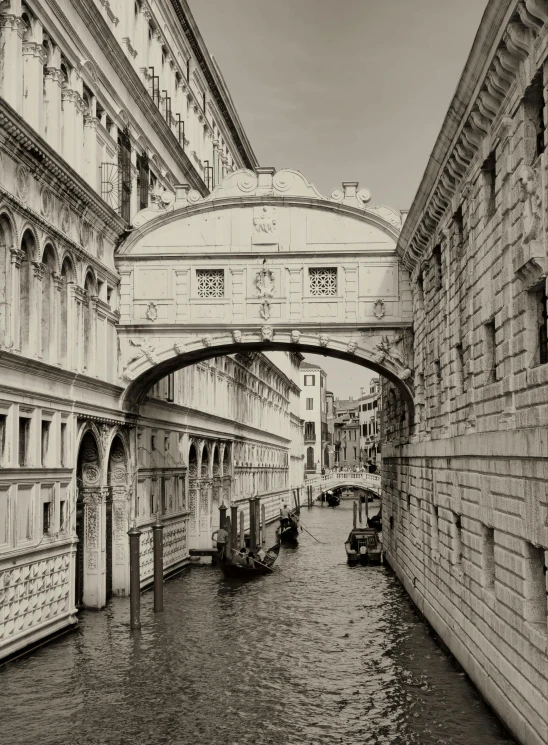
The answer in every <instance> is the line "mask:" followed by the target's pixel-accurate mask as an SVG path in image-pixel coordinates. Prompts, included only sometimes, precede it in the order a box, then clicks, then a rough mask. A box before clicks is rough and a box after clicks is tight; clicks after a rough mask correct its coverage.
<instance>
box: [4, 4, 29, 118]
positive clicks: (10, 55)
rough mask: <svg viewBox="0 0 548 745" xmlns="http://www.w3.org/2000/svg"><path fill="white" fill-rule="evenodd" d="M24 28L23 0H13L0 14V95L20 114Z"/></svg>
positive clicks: (21, 105)
mask: <svg viewBox="0 0 548 745" xmlns="http://www.w3.org/2000/svg"><path fill="white" fill-rule="evenodd" d="M23 30H24V23H23V21H22V20H21V0H11V2H10V8H9V9H7V11H6V15H2V16H0V96H1V97H2V98H4V99H5V100H6V102H7V103H8V104H9V105H10V106H11V107H12V108H14V109H15V111H17V113H18V114H22V112H23V54H22V43H23Z"/></svg>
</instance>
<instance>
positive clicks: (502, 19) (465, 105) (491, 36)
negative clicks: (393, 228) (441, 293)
mask: <svg viewBox="0 0 548 745" xmlns="http://www.w3.org/2000/svg"><path fill="white" fill-rule="evenodd" d="M519 2H520V0H489V2H488V4H487V7H486V9H485V12H484V14H483V16H482V19H481V22H480V25H479V28H478V31H477V33H476V36H475V38H474V42H473V44H472V49H471V50H470V54H469V55H468V58H467V60H466V64H465V66H464V70H463V72H462V74H461V77H460V79H459V82H458V84H457V88H456V91H455V94H454V96H453V98H452V100H451V103H450V105H449V109H448V111H447V113H446V115H445V119H444V120H443V124H442V127H441V130H440V132H439V134H438V137H437V139H436V142H435V145H434V148H433V150H432V152H431V154H430V157H429V159H428V163H427V166H426V169H425V171H424V173H423V176H422V179H421V182H420V184H419V187H418V189H417V192H416V194H415V196H414V198H413V202H412V204H411V208H410V210H409V213H408V215H407V219H406V220H405V222H404V224H403V227H402V230H401V233H400V236H399V239H398V243H397V252H398V253H399V254H400V256H402V257H403V256H404V255H405V252H406V248H407V245H408V244H409V241H410V239H411V238H412V237H413V233H414V232H415V230H416V229H417V227H418V226H419V225H420V223H421V221H422V219H423V217H424V215H425V208H426V205H427V204H428V202H429V200H430V198H431V196H432V194H433V190H434V188H435V186H436V185H437V182H438V179H439V177H440V176H441V174H442V172H443V170H444V168H445V165H446V162H447V158H448V155H449V154H450V153H451V151H452V150H453V148H454V146H455V143H456V139H457V137H458V135H459V134H460V131H461V129H462V127H463V126H464V124H465V123H466V118H467V116H468V113H469V110H470V107H471V106H472V105H473V103H474V102H475V100H476V96H477V93H478V92H479V87H480V84H481V82H482V81H483V78H484V77H485V74H486V72H487V69H488V65H489V64H490V63H491V61H492V58H493V56H494V54H495V52H496V50H497V46H498V44H499V42H500V40H501V37H502V35H503V33H504V30H505V28H506V25H507V22H508V21H509V19H510V17H511V16H512V14H513V13H514V12H515V10H516V8H517V6H518V4H519Z"/></svg>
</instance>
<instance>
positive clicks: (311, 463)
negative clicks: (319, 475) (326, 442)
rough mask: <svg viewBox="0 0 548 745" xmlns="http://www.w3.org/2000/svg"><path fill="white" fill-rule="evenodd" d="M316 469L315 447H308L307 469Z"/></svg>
mask: <svg viewBox="0 0 548 745" xmlns="http://www.w3.org/2000/svg"><path fill="white" fill-rule="evenodd" d="M314 469H315V463H314V448H313V447H309V448H307V449H306V470H307V471H314Z"/></svg>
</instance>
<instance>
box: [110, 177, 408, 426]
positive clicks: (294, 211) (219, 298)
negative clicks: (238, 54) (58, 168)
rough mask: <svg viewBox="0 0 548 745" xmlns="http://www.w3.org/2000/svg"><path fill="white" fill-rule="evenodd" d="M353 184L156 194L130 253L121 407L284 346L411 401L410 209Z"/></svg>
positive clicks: (122, 263) (121, 256) (125, 254)
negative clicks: (192, 374) (404, 236)
mask: <svg viewBox="0 0 548 745" xmlns="http://www.w3.org/2000/svg"><path fill="white" fill-rule="evenodd" d="M369 199H370V196H369V193H368V192H367V191H366V190H363V189H362V190H359V189H358V184H357V183H345V184H343V188H342V189H336V190H335V191H334V192H333V193H332V195H331V196H330V197H329V198H326V197H323V196H322V195H321V194H319V193H318V191H317V190H316V189H315V188H314V187H313V186H311V185H310V184H309V183H308V181H307V180H306V179H305V178H304V176H302V174H300V173H298V172H297V171H291V170H284V171H280V172H278V173H276V172H275V170H274V169H273V168H259V169H257V172H256V173H254V172H251V171H237V172H234V173H232V174H230V175H229V176H228V177H227V178H226V179H225V180H224V181H223V182H222V183H221V184H220V185H218V186H217V187H216V188H215V189H214V190H213V192H212V193H211V194H210V195H209V196H207V197H205V198H203V197H202V196H201V195H200V194H198V193H197V192H194V191H192V190H190V189H189V187H188V186H186V185H182V186H178V187H176V193H175V194H167V193H163V194H156V195H155V201H154V205H153V207H151V208H149V209H146V210H143V211H142V212H141V213H139V214H138V215H137V217H136V219H135V226H136V229H135V230H134V231H133V232H132V233H131V235H130V236H129V237H128V239H127V240H126V241H125V243H123V244H122V246H121V247H120V249H119V253H118V258H117V264H118V268H119V271H120V274H121V277H122V281H121V299H120V300H121V302H120V311H121V316H120V325H119V339H120V353H119V376H120V380H121V381H123V383H124V384H125V391H124V395H123V399H122V405H123V406H124V408H125V409H126V410H128V411H131V410H136V409H137V408H138V406H139V404H140V402H141V401H142V399H143V397H144V396H145V395H146V392H147V390H148V389H149V387H150V386H151V385H152V384H153V383H155V382H156V381H157V380H159V379H161V378H162V377H165V376H166V375H168V374H169V373H170V372H172V371H174V370H176V369H178V368H181V367H184V366H186V365H188V364H193V363H195V362H197V361H198V360H201V359H207V358H208V357H214V356H218V355H222V354H231V353H234V352H238V351H240V352H243V351H257V350H264V349H271V350H275V349H280V350H289V351H296V350H300V351H303V352H315V353H321V354H324V355H326V356H327V355H329V356H334V357H339V358H341V359H348V360H351V361H354V362H357V363H358V364H361V365H364V366H365V367H368V368H370V369H372V370H374V371H375V372H377V373H378V374H380V375H384V376H386V377H387V378H389V379H390V380H392V381H393V382H394V383H396V385H397V386H398V387H399V389H400V391H402V393H403V394H404V396H405V398H406V399H407V401H408V403H409V406H410V409H411V410H412V396H411V386H410V381H411V376H412V372H411V371H412V366H413V365H412V339H411V324H412V298H411V292H410V288H409V277H408V274H407V270H406V269H405V268H404V267H403V266H402V264H401V262H400V259H399V257H398V256H397V254H396V240H397V237H398V234H399V229H400V226H401V220H400V216H399V215H398V214H397V213H395V212H394V211H393V210H391V209H390V208H388V207H371V206H369Z"/></svg>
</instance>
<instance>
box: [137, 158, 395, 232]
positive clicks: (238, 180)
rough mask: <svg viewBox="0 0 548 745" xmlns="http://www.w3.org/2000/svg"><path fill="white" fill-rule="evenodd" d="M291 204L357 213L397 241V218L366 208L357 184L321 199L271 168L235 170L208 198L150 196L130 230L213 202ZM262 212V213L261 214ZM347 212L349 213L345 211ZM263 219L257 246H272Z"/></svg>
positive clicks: (181, 191)
mask: <svg viewBox="0 0 548 745" xmlns="http://www.w3.org/2000/svg"><path fill="white" fill-rule="evenodd" d="M281 199H284V200H294V202H295V203H300V204H302V205H303V206H304V205H306V204H307V203H309V204H310V205H314V206H315V207H319V206H321V207H324V208H326V209H329V208H331V209H332V210H333V211H334V212H337V206H338V205H340V206H341V207H347V208H352V210H357V211H358V212H357V215H359V214H360V213H361V215H362V216H364V217H369V218H371V220H372V221H373V222H375V223H377V224H379V225H386V226H389V228H390V231H391V232H392V233H393V234H394V237H396V238H397V233H398V232H399V229H400V228H401V224H402V221H401V216H400V214H399V213H398V212H396V211H395V210H393V209H391V208H390V207H386V206H379V207H375V206H369V202H370V200H371V194H370V192H369V191H368V189H360V188H359V184H358V182H355V181H348V182H344V183H343V184H342V188H336V189H334V190H333V191H332V193H331V195H330V196H329V197H326V196H323V195H322V194H320V192H319V191H318V190H317V189H316V187H315V186H314V185H313V184H311V183H310V182H309V181H308V180H307V179H306V177H305V176H303V174H302V173H300V172H299V171H296V170H293V169H290V168H284V169H282V170H281V171H278V172H276V170H275V169H274V168H257V170H256V171H250V170H238V171H234V172H233V173H230V174H229V175H228V176H226V178H225V179H224V180H223V181H222V182H221V183H220V184H218V185H217V186H216V187H215V188H214V189H213V190H212V192H211V193H210V194H208V195H207V196H205V197H204V196H202V195H201V194H200V193H199V192H198V191H196V190H194V189H190V187H189V186H188V185H187V184H180V185H178V186H176V187H175V193H173V192H170V191H165V192H163V194H162V193H160V192H155V193H154V194H152V195H151V205H150V206H149V207H147V208H146V209H144V210H141V211H140V212H139V213H137V215H136V216H135V217H134V219H133V227H134V228H141V227H143V226H144V225H147V228H148V223H150V222H151V221H152V220H154V219H155V218H159V217H162V216H163V215H168V214H169V213H173V212H177V211H179V210H183V209H185V208H187V211H188V208H190V207H193V206H196V207H202V208H203V209H207V208H208V206H210V205H211V206H213V204H214V203H216V202H223V204H224V206H227V205H229V204H230V202H231V200H239V201H240V200H244V201H248V202H249V203H250V204H252V203H253V202H255V203H256V202H262V203H265V202H270V201H271V202H272V203H275V202H276V201H277V200H281ZM265 212H266V210H265ZM349 212H350V210H349ZM267 217H268V216H267V215H257V216H256V219H257V220H258V222H257V223H256V224H257V225H258V226H259V228H260V229H259V230H258V231H257V233H258V238H257V240H255V241H254V242H255V243H257V244H268V243H276V242H277V241H275V240H271V239H270V234H271V233H272V232H273V231H272V227H273V225H272V222H270V223H269V222H268V220H267Z"/></svg>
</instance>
